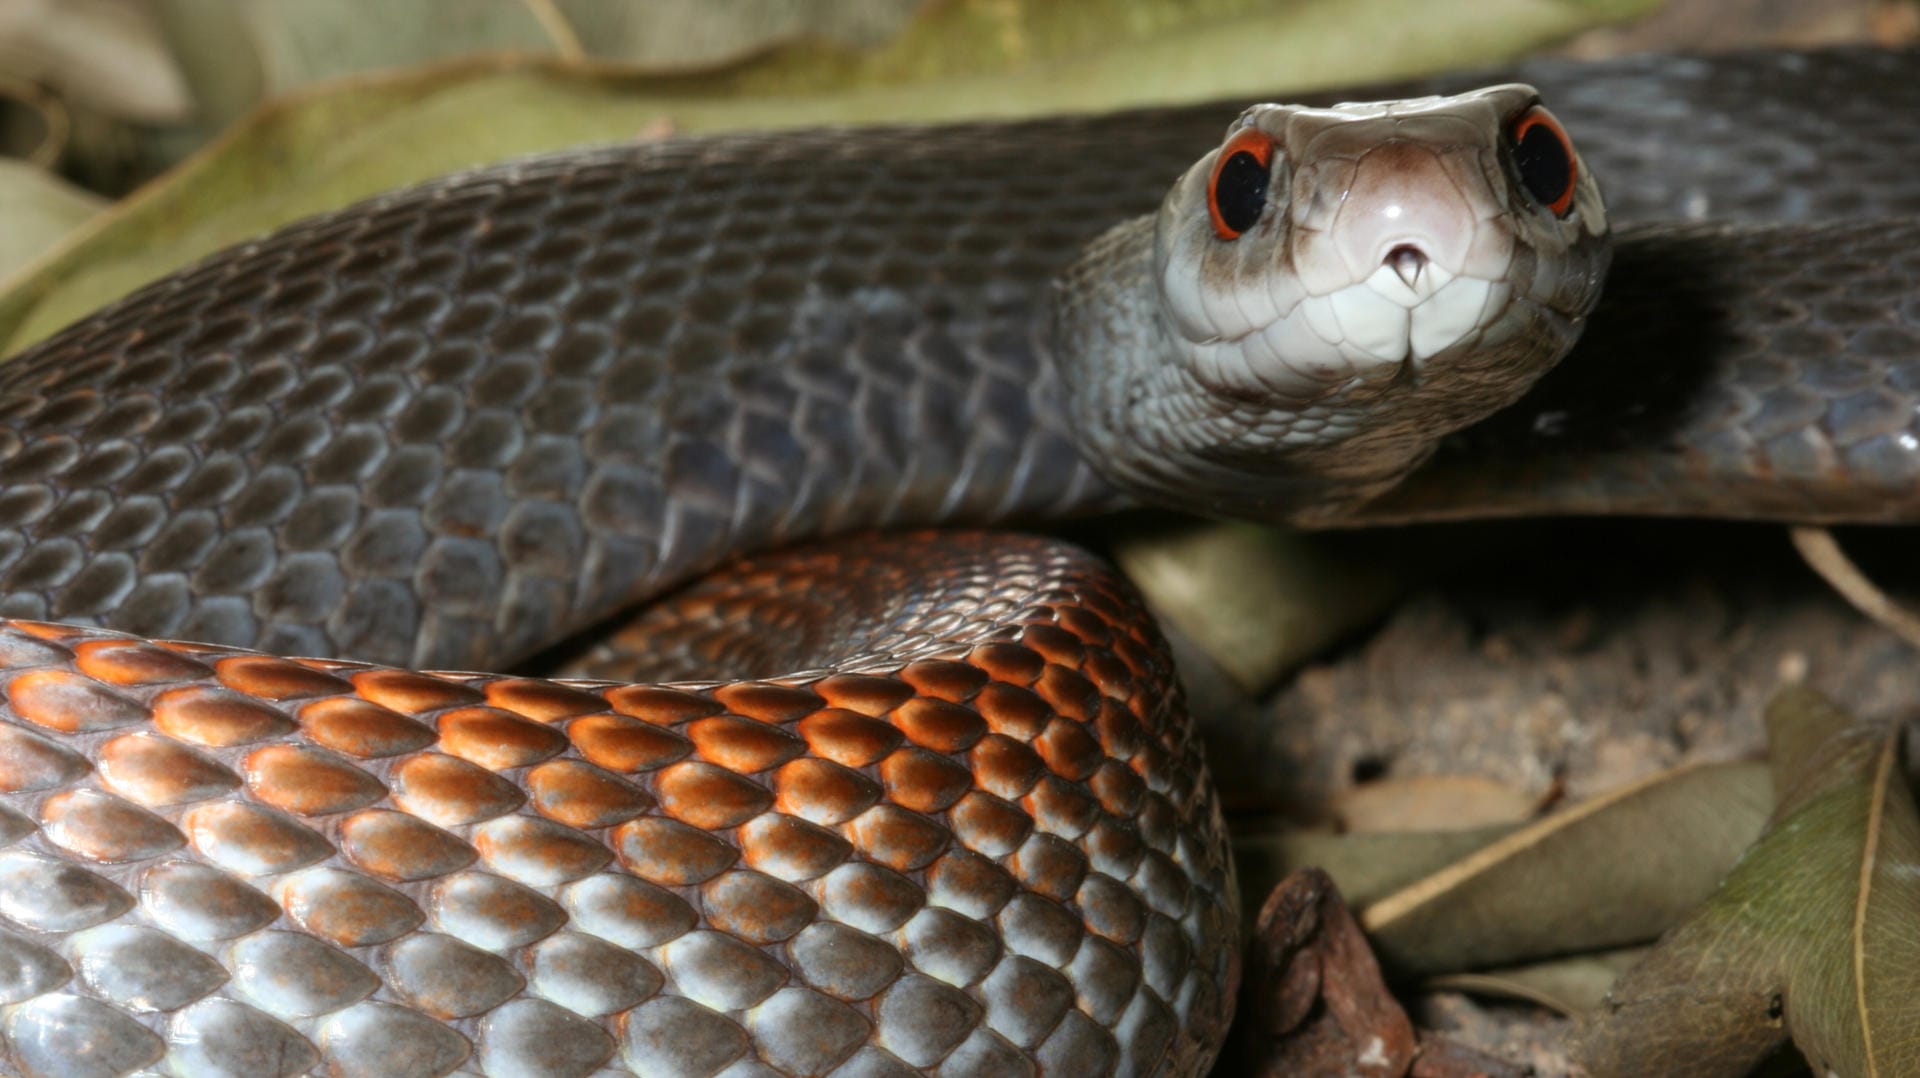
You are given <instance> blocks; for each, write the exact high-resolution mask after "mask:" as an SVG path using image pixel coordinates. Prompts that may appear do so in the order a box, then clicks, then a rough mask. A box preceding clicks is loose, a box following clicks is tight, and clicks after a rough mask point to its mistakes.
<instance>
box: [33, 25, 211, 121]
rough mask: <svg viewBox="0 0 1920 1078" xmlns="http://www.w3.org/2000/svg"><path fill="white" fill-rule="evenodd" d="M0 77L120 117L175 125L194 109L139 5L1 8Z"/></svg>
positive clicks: (154, 27)
mask: <svg viewBox="0 0 1920 1078" xmlns="http://www.w3.org/2000/svg"><path fill="white" fill-rule="evenodd" d="M0 71H5V72H6V73H7V74H9V75H12V76H13V77H15V78H20V79H27V80H33V81H38V82H44V83H46V84H47V85H49V86H51V87H53V88H54V89H56V90H57V91H59V92H60V94H61V95H62V96H64V97H66V98H68V99H70V100H72V101H74V102H75V103H77V104H81V105H85V106H87V107H89V108H93V109H97V110H99V111H100V112H102V113H104V114H106V115H108V116H113V117H116V118H119V119H125V120H134V121H137V122H140V123H155V124H157V123H175V122H178V121H180V120H182V119H185V118H186V117H187V115H188V114H189V113H190V112H191V111H192V109H193V100H192V99H191V98H190V97H189V96H188V95H187V86H186V81H185V79H183V78H182V77H181V74H180V69H179V68H178V67H177V66H175V64H174V62H173V57H172V56H171V55H170V54H169V53H168V51H167V46H166V41H165V39H164V37H163V35H162V34H161V32H160V26H159V23H158V22H157V21H156V20H155V18H154V15H153V12H152V10H151V9H150V8H149V7H148V5H147V4H145V3H142V2H140V0H8V2H7V3H4V4H0Z"/></svg>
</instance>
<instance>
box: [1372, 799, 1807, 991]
mask: <svg viewBox="0 0 1920 1078" xmlns="http://www.w3.org/2000/svg"><path fill="white" fill-rule="evenodd" d="M1771 803H1772V797H1771V793H1770V789H1769V782H1768V778H1767V771H1766V768H1765V767H1764V766H1763V765H1760V764H1752V763H1731V764H1691V765H1688V766H1684V767H1678V768H1674V769H1672V770H1669V771H1665V772H1662V773H1660V774H1657V775H1654V776H1651V777H1649V778H1647V779H1643V780H1641V781H1640V782H1637V783H1633V784H1631V785H1628V786H1626V787H1623V788H1621V789H1619V790H1616V791H1613V792H1612V793H1609V794H1607V795H1605V796H1602V797H1597V798H1594V799H1593V800H1590V801H1586V802H1582V803H1580V804H1578V805H1574V806H1572V807H1571V808H1568V809H1566V810H1564V811H1561V812H1558V813H1555V814H1554V815H1552V816H1549V817H1547V818H1545V819H1543V820H1540V821H1538V822H1536V823H1533V824H1530V825H1528V826H1527V827H1524V828H1522V829H1520V830H1518V831H1515V832H1513V833H1512V834H1510V835H1507V836H1506V837H1505V838H1502V839H1500V840H1498V841H1496V842H1494V843H1493V844H1491V845H1489V846H1487V847H1485V848H1483V849H1481V850H1479V851H1477V852H1475V853H1473V854H1470V855H1468V856H1467V857H1466V858H1464V859H1462V860H1461V861H1459V862H1458V863H1456V864H1453V865H1450V866H1448V867H1447V868H1444V869H1442V870H1440V871H1439V872H1436V873H1434V874H1433V875H1431V876H1428V877H1426V878H1425V879H1422V880H1419V881H1417V882H1415V883H1413V884H1410V885H1409V886H1407V887H1405V888H1403V889H1402V890H1400V891H1398V892H1396V893H1394V894H1391V895H1388V896H1387V897H1385V898H1382V899H1380V900H1379V901H1377V902H1374V903H1373V904H1372V905H1370V906H1368V907H1367V908H1366V909H1365V910H1364V912H1363V913H1362V914H1361V923H1362V924H1363V925H1365V926H1366V928H1367V932H1368V934H1369V935H1370V936H1372V937H1373V940H1374V945H1375V947H1376V948H1377V949H1378V950H1379V952H1380V955H1381V957H1382V958H1383V959H1384V960H1385V961H1386V962H1387V963H1388V964H1389V965H1390V966H1392V967H1394V968H1395V969H1396V970H1398V971H1400V972H1403V973H1407V974H1428V975H1430V974H1438V973H1453V972H1459V971H1462V970H1471V969H1480V968H1485V967H1488V966H1501V965H1510V964H1514V963H1520V962H1528V961H1532V960H1535V959H1539V958H1545V957H1548V956H1551V955H1560V954H1568V953H1574V952H1580V951H1593V950H1602V949H1606V948H1611V947H1619V946H1624V945H1627V944H1632V943H1640V942H1644V941H1646V940H1650V939H1652V938H1654V937H1655V936H1657V935H1659V934H1660V932H1661V931H1663V930H1664V929H1666V928H1667V927H1668V926H1670V925H1672V924H1674V923H1675V922H1676V921H1678V920H1679V919H1680V918H1682V917H1684V916H1686V914H1687V913H1688V912H1689V911H1690V910H1691V909H1692V908H1693V907H1694V906H1695V905H1697V904H1698V903H1699V902H1700V901H1701V900H1702V899H1703V898H1705V897H1706V896H1707V895H1709V894H1711V893H1712V892H1713V888H1714V885H1715V884H1717V883H1718V882H1719V880H1720V878H1721V876H1723V875H1724V874H1725V873H1726V871H1727V869H1728V868H1729V867H1730V866H1731V865H1732V864H1733V863H1734V861H1735V860H1736V859H1738V857H1739V856H1740V851H1741V850H1743V849H1745V848H1746V847H1747V845H1748V844H1749V843H1751V842H1752V841H1753V839H1754V837H1755V836H1757V835H1758V834H1759V833H1760V829H1761V827H1762V826H1763V825H1764V823H1765V821H1766V816H1767V808H1768V806H1769V805H1770V804H1771Z"/></svg>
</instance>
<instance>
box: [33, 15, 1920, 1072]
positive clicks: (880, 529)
mask: <svg viewBox="0 0 1920 1078" xmlns="http://www.w3.org/2000/svg"><path fill="white" fill-rule="evenodd" d="M1916 73H1920V56H1916V54H1914V53H1912V52H1903V51H1889V50H1876V49H1865V48H1846V49H1832V50H1825V51H1792V52H1763V53H1737V54H1725V55H1719V56H1659V57H1628V58H1623V59H1617V60H1609V61H1599V62H1588V63H1577V62H1570V61H1564V60H1541V61H1532V62H1528V63H1523V64H1520V65H1517V66H1515V67H1513V68H1510V69H1507V70H1504V71H1500V72H1495V73H1491V74H1486V73H1483V74H1476V75H1455V76H1448V77H1444V78H1439V79H1432V80H1423V81H1415V82H1409V83H1403V84H1395V85H1392V86H1385V87H1370V88H1367V89H1366V90H1365V91H1363V92H1358V93H1353V92H1349V93H1347V94H1332V95H1323V96H1308V97H1304V98H1301V99H1300V100H1301V101H1302V103H1301V104H1297V105H1288V106H1279V105H1260V106H1255V107H1252V108H1246V107H1245V106H1244V103H1231V104H1228V103H1212V104H1202V105H1190V106H1179V107H1171V108H1159V109H1152V110H1136V111H1131V112H1122V113H1114V114H1107V115H1098V116H1056V117H1046V118H1039V119H1029V120H1014V121H981V122H972V123H961V124H949V125H936V126H881V127H871V128H830V129H810V130H794V131H778V132H760V133H745V134H728V135H716V136H686V137H671V138H665V139H657V140H651V141H644V142H632V143H625V144H620V145H614V146H604V147H587V148H579V149H572V150H567V151H563V152H559V153H556V154H549V155H545V156H540V157H534V158H527V159H521V160H515V161H510V162H506V163H502V164H497V165H490V166H486V167H482V168H479V169H477V170H473V171H469V172H465V173H461V174H458V175H455V176H451V177H447V178H443V179H439V180H434V181H430V182H428V183H425V184H423V185H419V186H415V187H412V188H408V189H405V190H402V191H398V192H393V193H389V194H384V195H380V196H376V197H374V198H372V199H371V200H369V201H365V202H361V203H359V204H356V205H354V206H351V207H348V208H346V209H342V210H339V211H336V212H332V213H328V214H324V215H322V216H319V217H315V218H311V219H308V220H305V221H301V222H297V223H294V224H292V225H289V226H287V227H285V228H283V229H281V230H279V231H276V232H273V233H271V234H269V235H266V236H264V237H261V238H258V239H255V240H252V241H249V242H245V243H242V244H239V245H238V246H235V247H232V248H229V249H227V250H225V251H222V252H220V253H217V254H215V255H213V256H211V257H209V258H207V259H205V260H203V261H201V262H199V263H197V264H195V265H193V266H191V267H189V268H187V269H184V270H182V271H179V272H177V273H174V274H172V275H170V276H168V277H165V278H163V279H161V280H159V281H157V282H155V283H153V284H151V285H149V286H147V287H145V288H143V289H142V290H140V291H138V292H135V293H134V294H132V295H130V296H128V297H126V298H124V299H121V300H119V301H117V302H114V303H112V304H110V305H109V306H107V307H105V308H103V309H101V310H100V311H98V312H96V313H94V314H91V315H88V316H86V317H84V318H82V319H80V320H79V321H78V322H76V323H74V324H73V325H71V326H69V327H67V328H65V329H64V330H62V331H60V332H58V333H57V334H55V335H54V336H52V337H50V338H48V339H47V340H45V341H43V342H41V343H39V344H36V345H34V346H32V347H30V348H28V349H27V350H26V351H25V352H23V353H22V354H20V355H17V356H15V357H13V358H12V359H11V360H10V361H9V362H8V363H7V364H6V365H5V366H4V367H0V618H4V619H5V620H4V621H0V687H4V698H3V700H0V703H4V707H0V1065H4V1066H5V1067H6V1068H10V1069H11V1070H12V1071H14V1072H17V1073H20V1074H23V1075H31V1076H42V1075H60V1076H68V1075H74V1076H92V1075H122V1074H145V1073H171V1074H180V1075H187V1074H193V1075H201V1074H222V1075H226V1074H232V1075H296V1074H304V1073H316V1074H327V1075H343V1076H344V1075H440V1074H447V1073H453V1072H456V1071H458V1072H460V1073H486V1074H503V1075H504V1074H513V1075H535V1074H538V1075H588V1074H605V1073H616V1072H631V1073H636V1074H644V1075H673V1076H710V1075H726V1076H729V1078H747V1076H758V1075H826V1074H831V1075H836V1076H840V1078H853V1076H867V1075H876V1076H877V1075H894V1074H919V1073H929V1074H950V1075H959V1074H968V1075H972V1074H990V1075H1002V1074H1005V1075H1017V1074H1030V1075H1048V1076H1056V1075H1060V1076H1064V1075H1106V1074H1117V1075H1193V1074H1199V1073H1202V1072H1204V1071H1205V1070H1206V1069H1207V1068H1208V1067H1209V1066H1211V1064H1212V1062H1213V1060H1214V1059H1215V1058H1216V1056H1217V1055H1218V1053H1219V1051H1220V1048H1221V1044H1222V1040H1223V1038H1224V1037H1225V1034H1226V1030H1227V1026H1228V1022H1229V1020H1230V1018H1231V1016H1232V1014H1233V1012H1234V1007H1235V997H1236V994H1237V990H1238V982H1239V977H1240V973H1239V967H1240V958H1239V948H1238V944H1237V940H1236V935H1237V932H1238V920H1239V912H1238V910H1239V906H1238V903H1239V900H1238V898H1237V897H1236V894H1235V883H1234V876H1233V868H1232V863H1231V857H1230V854H1229V850H1228V846H1227V843H1226V837H1225V831H1224V827H1223V820H1222V814H1221V810H1220V805H1219V801H1218V799H1217V797H1216V795H1215V794H1214V793H1213V791H1212V788H1211V786H1210V783H1209V781H1208V778H1207V772H1206V766H1205V761H1204V759H1203V757H1202V753H1201V750H1200V745H1199V743H1198V740H1197V737H1196V735H1195V734H1194V732H1193V730H1192V728H1191V726H1190V725H1189V724H1188V722H1187V720H1186V717H1185V715H1184V712H1183V705H1182V703H1181V696H1180V690H1179V687H1178V681H1177V678H1176V677H1175V674H1174V671H1173V668H1172V664H1171V661H1170V660H1169V658H1168V654H1167V651H1166V649H1165V645H1164V641H1163V640H1162V638H1161V637H1160V635H1159V634H1158V632H1157V630H1156V629H1155V628H1154V627H1153V624H1152V621H1151V619H1150V617H1149V616H1148V614H1147V611H1146V610H1145V608H1144V606H1143V604H1142V602H1141V600H1140V599H1139V598H1138V597H1137V595H1135V594H1134V593H1133V592H1132V591H1131V589H1130V588H1129V587H1128V586H1127V585H1126V584H1125V583H1124V582H1121V581H1119V580H1117V579H1116V578H1115V577H1114V576H1113V575H1111V573H1110V572H1109V571H1108V570H1107V569H1106V568H1105V567H1104V566H1103V563H1102V562H1101V561H1100V560H1099V559H1098V558H1096V557H1095V556H1093V555H1090V554H1088V553H1085V552H1083V551H1081V550H1080V549H1078V548H1076V547H1074V546H1071V545H1068V544H1064V543H1062V542H1060V541H1058V540H1055V539H1050V538H1046V537H1041V536H1035V535H1031V534H1024V533H1021V532H1018V531H1007V530H1004V527H1005V526H1011V527H1014V528H1019V527H1021V526H1027V527H1034V526H1040V525H1044V524H1045V523H1047V522H1050V521H1057V520H1061V519H1066V518H1077V517H1084V516H1088V515H1092V514H1097V513H1100V512H1104V511H1107V510H1112V509H1116V508H1120V507H1125V506H1130V505H1156V506H1165V507H1170V508H1175V509H1181V510H1188V511H1194V512H1199V513H1203V514H1211V515H1220V516H1237V517H1250V518H1256V519H1260V520H1267V521H1287V522H1293V523H1298V524H1304V525H1310V526H1350V525H1362V524H1375V523H1390V522H1395V521H1408V520H1424V519H1437V518H1446V517H1458V516H1486V515H1505V514H1516V513H1541V512H1548V513H1555V512H1557V513H1601V512H1636V513H1668V514H1686V515H1717V516H1746V517H1756V518H1767V519H1797V520H1828V521H1831V520H1871V521H1889V520H1898V519H1905V518H1910V517H1911V516H1912V515H1913V510H1914V508H1915V493H1916V491H1920V483H1916V482H1915V478H1916V476H1915V472H1916V469H1920V409H1917V408H1916V407H1915V394H1916V393H1917V392H1920V365H1916V358H1920V348H1916V347H1915V346H1916V344H1920V300H1916V298H1915V296H1916V293H1915V291H1914V289H1913V282H1914V280H1915V279H1916V278H1920V254H1916V252H1920V242H1916V241H1917V240H1920V232H1916V230H1915V225H1914V216H1915V214H1920V178H1916V177H1915V175H1914V170H1913V168H1912V161H1913V151H1914V148H1915V147H1916V145H1920V142H1917V141H1916V137H1915V136H1916V131H1915V125H1916V124H1917V123H1920V79H1916V78H1915V77H1914V76H1915V74H1916ZM1475 87H1478V88H1477V89H1476V88H1475ZM1355 100H1359V101H1370V102H1372V103H1365V104H1342V103H1340V102H1343V101H1355ZM1223 132H1224V134H1223ZM1576 146H1577V148H1576ZM1603 189H1604V192H1605V199H1604V200H1603V199H1602V191H1603ZM1569 353H1570V354H1569ZM1563 356H1564V357H1565V358H1564V360H1563ZM722 566H724V568H723V569H721V570H720V571H719V572H713V571H714V570H716V568H718V567H722ZM649 600H657V602H651V603H649V602H648V601H649ZM641 606H644V609H641V610H640V612H639V613H637V614H634V613H632V611H634V610H635V608H636V607H641ZM588 630H594V632H593V633H591V634H588ZM583 634H588V635H583ZM543 662H544V663H549V664H557V665H546V666H542V665H540V664H541V663H543ZM483 670H486V671H498V672H494V673H477V672H461V671H483ZM532 670H545V671H547V672H549V673H553V674H556V675H562V676H559V677H558V678H557V679H555V678H549V677H546V676H535V675H534V674H533V673H529V671H532Z"/></svg>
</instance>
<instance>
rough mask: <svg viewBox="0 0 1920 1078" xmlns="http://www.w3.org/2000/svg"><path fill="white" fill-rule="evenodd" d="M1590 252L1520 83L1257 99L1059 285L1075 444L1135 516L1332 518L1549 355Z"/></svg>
mask: <svg viewBox="0 0 1920 1078" xmlns="http://www.w3.org/2000/svg"><path fill="white" fill-rule="evenodd" d="M1606 236H1607V224H1606V212H1605V209H1604V207H1603V205H1602V203H1601V199H1600V193H1599V188H1598V186H1597V185H1596V184H1595V182H1594V180H1593V178H1592V176H1591V175H1589V174H1588V173H1587V172H1586V169H1585V167H1584V164H1583V163H1582V162H1581V161H1580V158H1579V156H1578V153H1577V152H1576V151H1575V150H1574V148H1573V145H1572V143H1571V142H1570V141H1569V140H1568V139H1567V138H1566V135H1565V133H1564V132H1562V131H1561V129H1560V127H1559V124H1558V123H1557V122H1556V121H1554V120H1553V118H1552V116H1551V114H1550V113H1547V112H1546V110H1545V109H1543V108H1542V107H1541V106H1540V103H1539V95H1538V94H1537V93H1535V92H1534V90H1533V89H1532V88H1531V87H1526V86H1517V85H1510V86H1495V87H1491V88H1488V89H1484V90H1479V91H1475V92H1473V93H1468V94H1462V95H1459V96H1456V97H1435V98H1421V99H1417V100H1409V101H1396V102H1383V103H1370V104H1348V105H1338V106H1334V107H1333V108H1303V107H1295V106H1280V105H1260V106H1256V107H1254V108H1251V109H1248V110H1247V111H1246V112H1245V113H1243V114H1242V115H1241V117H1240V118H1239V120H1237V121H1236V122H1235V123H1234V124H1233V126H1232V127H1231V128H1229V130H1228V132H1227V135H1226V138H1225V139H1223V140H1222V142H1221V144H1220V146H1219V147H1217V148H1216V149H1215V150H1213V152H1211V153H1209V154H1208V155H1207V156H1205V157H1203V158H1201V159H1200V161H1198V162H1197V163H1195V164H1194V166H1193V167H1192V168H1190V169H1189V170H1188V171H1187V173H1186V174H1185V175H1184V176H1182V177H1181V178H1180V180H1179V182H1178V183H1176V184H1175V185H1174V187H1173V190H1172V191H1171V192H1170V193H1169V194H1168V195H1167V197H1166V199H1165V201H1164V202H1163V203H1162V205H1161V208H1160V211H1159V213H1158V214H1156V215H1155V216H1154V217H1152V218H1147V219H1142V220H1139V221H1134V222H1130V223H1128V224H1124V225H1121V226H1119V227H1118V228H1116V229H1114V230H1113V231H1111V232H1109V233H1108V234H1107V235H1105V236H1103V237H1102V238H1101V239H1100V240H1098V241H1096V242H1095V244H1093V245H1092V247H1090V248H1089V251H1088V253H1087V254H1086V256H1084V257H1083V258H1082V260H1081V261H1080V262H1079V263H1077V264H1076V265H1075V267H1074V268H1073V269H1072V270H1071V271H1070V272H1069V273H1068V274H1067V276H1066V277H1065V278H1064V279H1063V282H1062V293H1061V295H1060V297H1059V304H1058V316H1059V319H1058V327H1057V328H1058V346H1059V351H1060V357H1061V362H1062V364H1063V370H1064V374H1065V376H1066V379H1067V381H1068V383H1069V385H1070V387H1071V389H1070V393H1071V394H1072V397H1073V405H1072V412H1073V423H1074V427H1075V430H1076V432H1077V434H1078V435H1079V436H1080V438H1081V439H1082V441H1083V446H1084V449H1085V451H1086V452H1087V454H1088V457H1089V459H1090V460H1092V461H1093V462H1094V463H1095V465H1096V466H1097V467H1100V468H1102V469H1103V470H1105V471H1106V472H1107V473H1108V475H1109V477H1110V478H1112V479H1114V480H1115V481H1117V482H1119V483H1121V484H1122V485H1123V486H1126V487H1128V488H1129V489H1132V490H1134V491H1135V492H1136V493H1138V494H1140V495H1142V496H1143V497H1146V498H1150V499H1152V500H1156V501H1161V502H1171V503H1173V504H1179V505H1183V506H1185V507H1188V508H1193V509H1198V510H1201V511H1205V512H1213V513H1222V514H1230V515H1239V516H1258V517H1268V518H1306V517H1311V516H1316V515H1319V516H1324V515H1328V514H1332V513H1337V511H1338V509H1339V508H1340V507H1341V506H1343V505H1349V504H1352V503H1354V502H1357V501H1361V500H1364V499H1366V498H1369V497H1372V496H1373V495H1374V494H1377V493H1379V492H1380V491H1381V490H1384V489H1386V488H1387V487H1389V486H1391V485H1392V484H1393V483H1394V482H1396V481H1397V480H1398V479H1399V478H1400V477H1401V476H1403V475H1405V474H1406V473H1407V472H1408V471H1409V470H1411V469H1412V468H1413V467H1415V466H1417V465H1418V464H1419V463H1420V462H1421V461H1422V460H1424V459H1425V458H1426V456H1427V455H1428V454H1429V453H1431V452H1432V449H1433V447H1434V445H1435V444H1436V443H1437V442H1438V440H1439V439H1440V438H1441V437H1442V436H1443V435H1445V434H1447V433H1450V432H1452V431H1454V430H1457V429H1459V428H1460V427H1462V426H1465V425H1467V424H1469V423H1472V422H1474V421H1476V420H1478V419H1480V418H1482V417H1484V416H1486V415H1487V414H1488V413H1490V412H1492V411H1495V410H1497V409H1498V408H1500V407H1502V406H1504V405H1506V404H1508V403H1511V402H1512V401H1513V400H1514V399H1515V398H1517V397H1518V396H1519V395H1520V394H1521V393H1522V392H1524V391H1525V390H1526V389H1527V387H1529V386H1530V385H1532V384H1533V382H1534V380H1535V379H1537V378H1538V377H1539V376H1540V375H1541V374H1543V373H1545V371H1546V370H1547V369H1548V368H1550V367H1551V366H1552V365H1553V364H1554V363H1555V362H1557V361H1558V360H1559V359H1560V357H1561V356H1562V355H1564V354H1565V353H1566V351H1567V350H1568V349H1569V348H1570V347H1571V346H1572V343H1573V340H1574V338H1575V336H1576V335H1577V333H1578V330H1579V327H1580V325H1581V323H1582V322H1583V321H1584V319H1585V318H1586V316H1587V314H1588V313H1589V312H1590V311H1591V310H1592V308H1593V305H1594V303H1595V301H1596V300H1597V299H1598V297H1599V292H1600V283H1601V280H1602V278H1603V277H1604V274H1605V270H1606V265H1607V259H1608V250H1609V249H1608V246H1607V243H1606Z"/></svg>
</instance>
